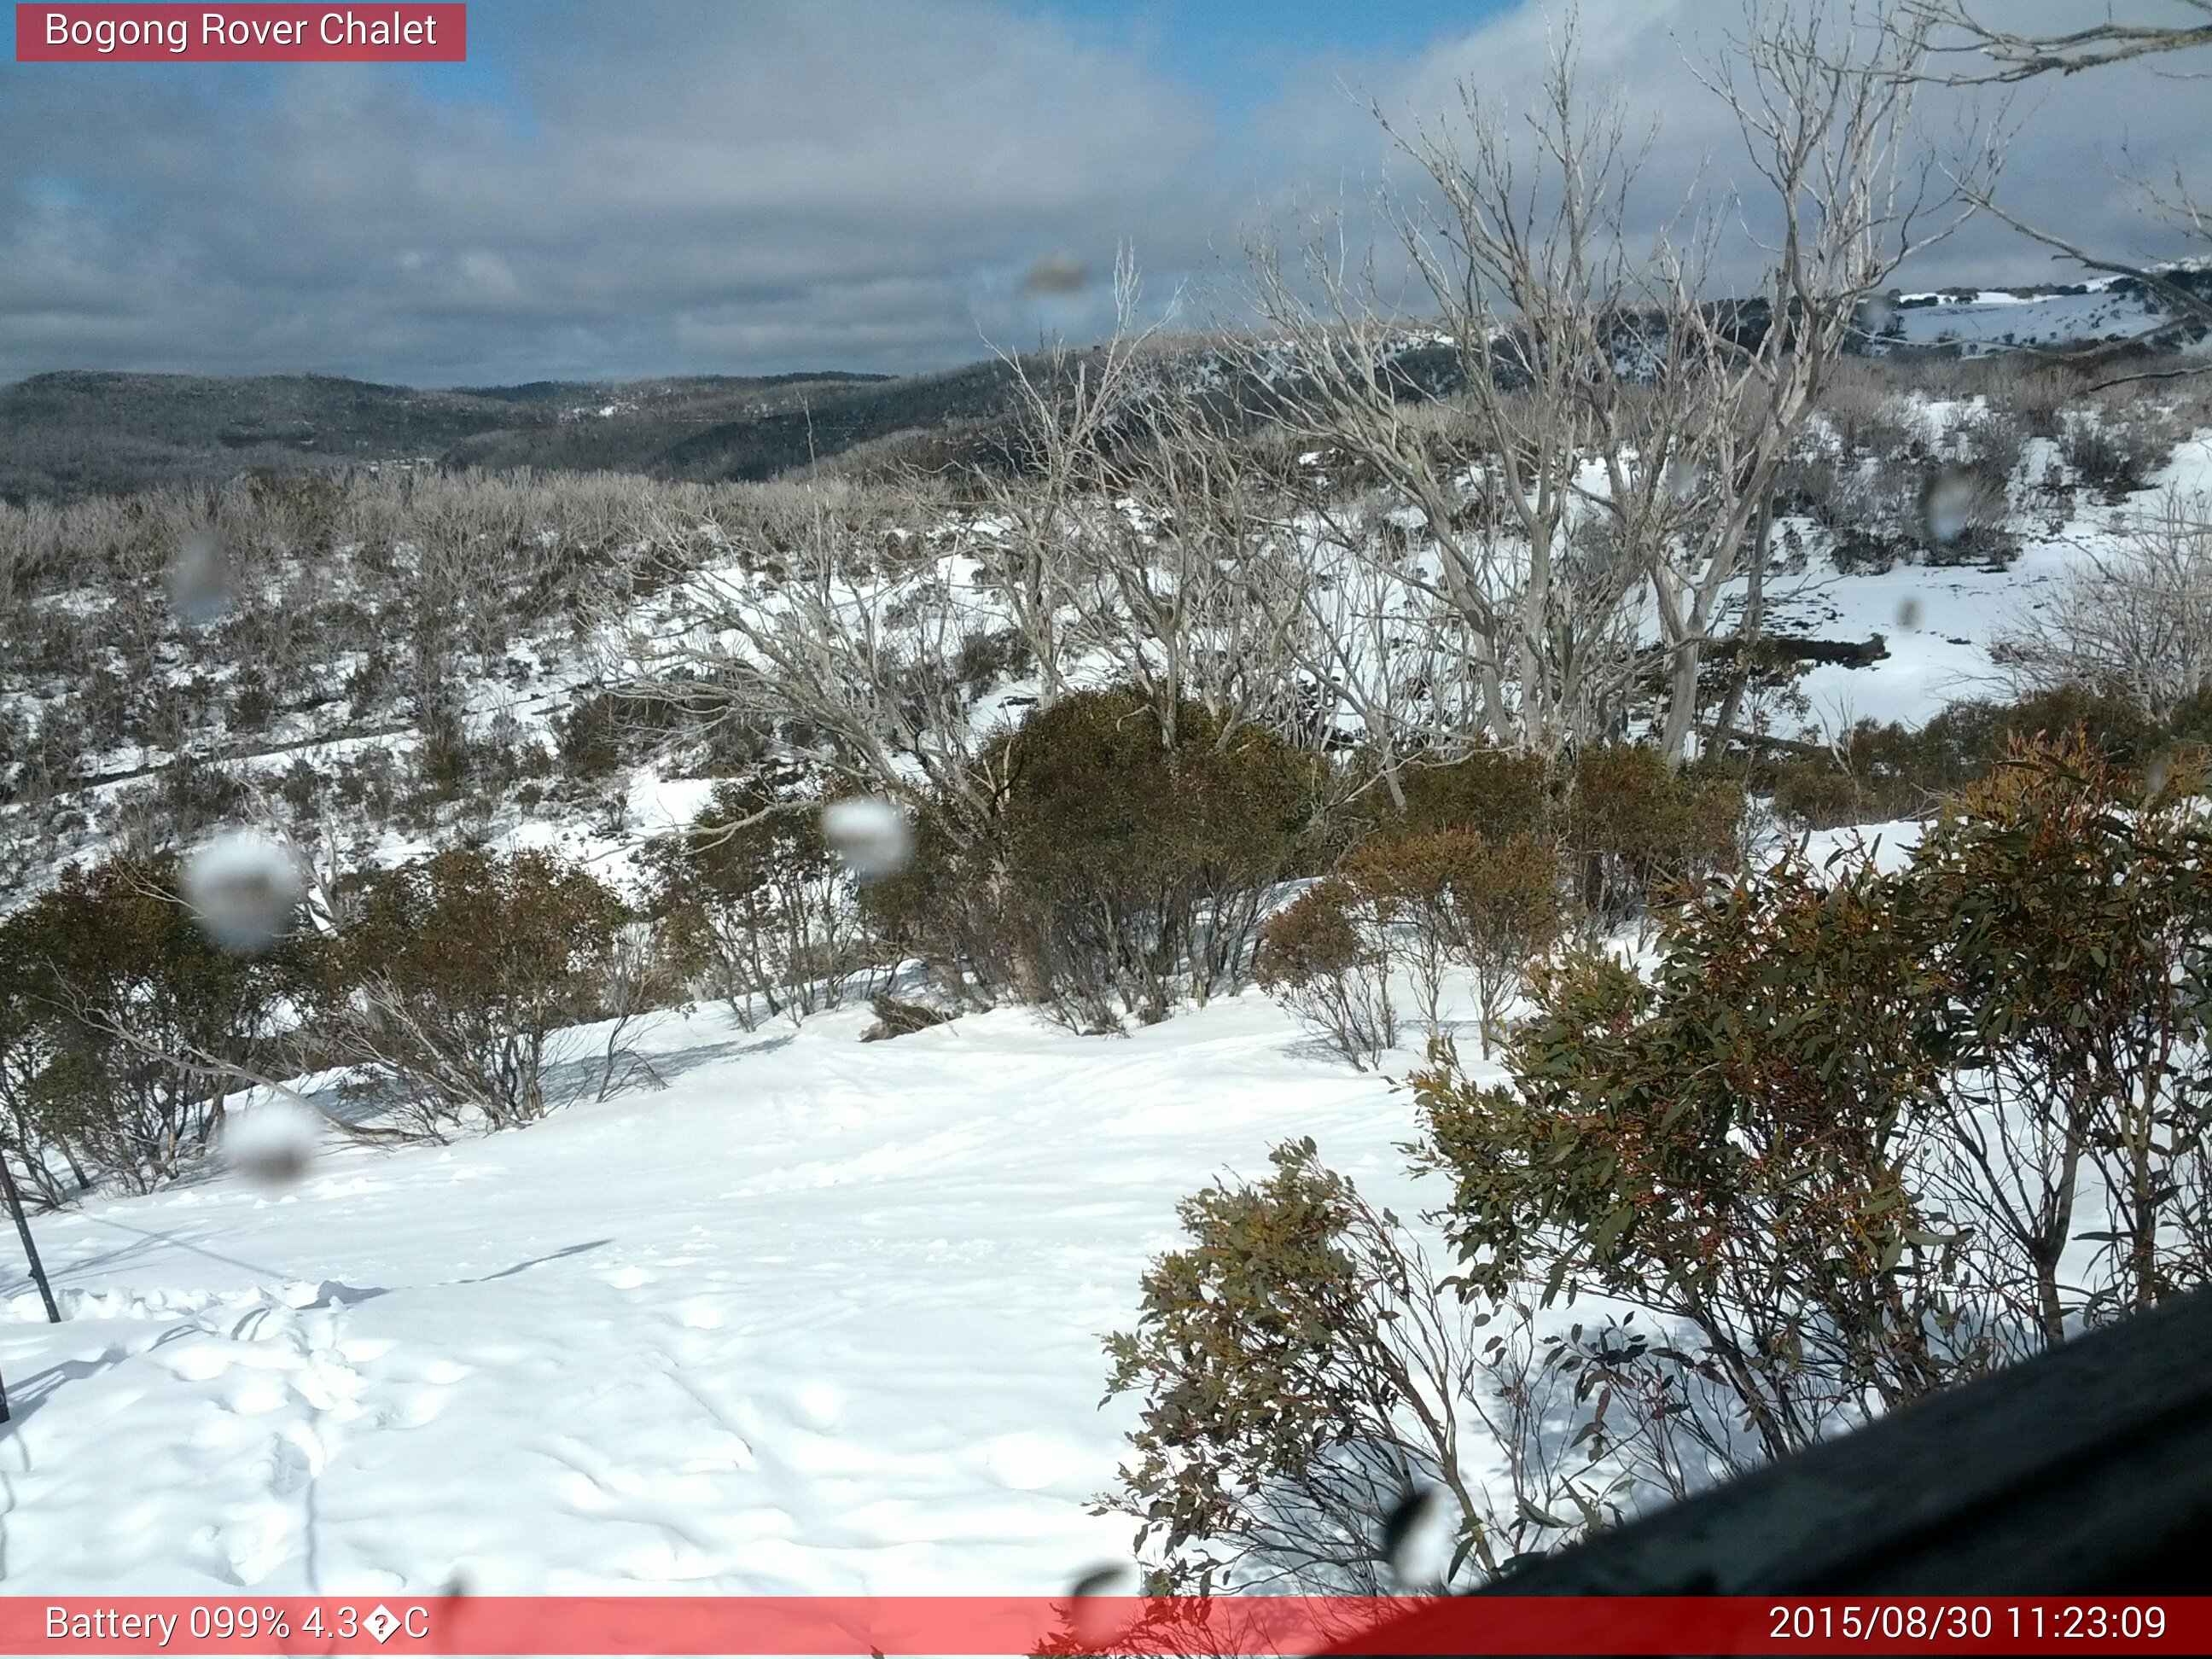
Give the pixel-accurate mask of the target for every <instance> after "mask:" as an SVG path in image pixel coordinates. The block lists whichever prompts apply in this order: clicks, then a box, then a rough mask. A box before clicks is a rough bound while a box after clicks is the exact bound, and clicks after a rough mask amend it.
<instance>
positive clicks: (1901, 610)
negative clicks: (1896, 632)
mask: <svg viewBox="0 0 2212 1659" xmlns="http://www.w3.org/2000/svg"><path fill="white" fill-rule="evenodd" d="M1897 625H1898V626H1899V628H1901V629H1904V630H1905V632H1906V633H1908V634H1909V633H1911V631H1912V630H1913V629H1916V628H1917V627H1919V626H1920V598H1919V596H1918V595H1917V594H1915V593H1907V594H1906V595H1905V598H1904V599H1903V600H1902V601H1900V602H1899V605H1898V607H1897Z"/></svg>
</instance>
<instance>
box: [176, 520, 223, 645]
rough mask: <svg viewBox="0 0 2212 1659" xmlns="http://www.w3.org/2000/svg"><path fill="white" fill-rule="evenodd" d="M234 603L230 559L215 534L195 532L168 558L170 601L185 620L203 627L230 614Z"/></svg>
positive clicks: (201, 531)
mask: <svg viewBox="0 0 2212 1659" xmlns="http://www.w3.org/2000/svg"><path fill="white" fill-rule="evenodd" d="M233 603H234V596H233V592H232V583H231V575H230V562H229V560H228V559H226V558H225V557H224V556H223V552H222V547H221V546H220V545H219V544H217V543H216V538H215V537H214V536H213V535H212V534H210V532H207V531H204V530H196V531H194V532H192V533H191V534H190V535H189V536H186V537H185V538H184V539H183V540H182V541H180V542H179V543H178V544H177V550H176V553H175V556H173V557H172V558H171V559H170V561H169V604H170V605H171V606H172V607H173V608H174V610H175V611H176V613H177V615H178V617H179V618H180V619H181V620H182V621H184V622H185V623H189V624H190V625H191V626H192V627H194V628H204V627H206V626H207V625H208V624H209V623H217V622H221V621H222V619H223V618H224V617H227V616H228V615H229V614H230V609H231V605H232V604H233Z"/></svg>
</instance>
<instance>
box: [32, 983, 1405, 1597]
mask: <svg viewBox="0 0 2212 1659" xmlns="http://www.w3.org/2000/svg"><path fill="white" fill-rule="evenodd" d="M866 1021H867V1016H866V1013H865V1012H851V1013H841V1014H834V1015H829V1016H826V1017H823V1018H817V1019H815V1020H812V1021H810V1022H809V1023H808V1024H807V1025H806V1026H805V1029H803V1030H799V1031H797V1032H796V1033H795V1034H794V1033H793V1030H791V1028H789V1027H788V1026H787V1027H784V1028H783V1029H782V1030H765V1031H763V1032H761V1033H757V1034H754V1035H750V1036H748V1035H746V1034H744V1033H743V1032H741V1031H738V1030H736V1029H735V1028H734V1027H733V1026H731V1025H728V1024H726V1023H724V1022H723V1021H722V1020H721V1019H720V1018H714V1017H709V1016H705V1015H702V1016H701V1017H699V1018H696V1019H695V1020H693V1021H690V1022H684V1021H680V1020H671V1021H670V1022H669V1023H667V1024H665V1025H663V1026H662V1027H661V1028H660V1029H659V1030H658V1032H657V1033H656V1034H655V1035H654V1037H653V1038H650V1039H648V1046H649V1048H651V1049H652V1050H653V1051H655V1052H656V1053H657V1054H658V1055H659V1056H660V1058H659V1060H657V1063H658V1064H659V1065H660V1066H661V1068H662V1070H663V1071H664V1073H665V1074H666V1076H667V1079H668V1084H669V1086H668V1087H667V1088H665V1090H661V1091H634V1092H631V1093H629V1094H626V1095H623V1096H618V1097H614V1098H611V1099H610V1100H609V1101H607V1102H606V1103H604V1104H600V1105H584V1106H577V1107H573V1108H569V1109H565V1110H563V1111H562V1112H560V1113H558V1114H556V1115H554V1116H553V1117H551V1118H550V1119H549V1120H547V1121H544V1122H543V1123H541V1124H539V1125H538V1126H536V1127H532V1128H529V1129H527V1130H524V1131H520V1132H517V1133H507V1134H501V1135H497V1136H494V1137H491V1138H489V1139H477V1140H473V1141H468V1142H465V1143H462V1144H459V1145H455V1146H451V1147H447V1148H435V1147H432V1148H422V1149H414V1150H405V1151H401V1152H372V1151H367V1150H362V1149H356V1148H345V1149H342V1150H339V1151H337V1152H334V1153H332V1154H331V1155H329V1156H327V1157H326V1158H325V1160H324V1161H323V1162H322V1164H320V1165H319V1168H318V1170H317V1172H316V1173H315V1175H314V1176H312V1177H311V1178H310V1179H309V1181H308V1182H307V1183H306V1184H305V1185H304V1186H303V1187H302V1188H297V1189H295V1191H294V1192H292V1193H290V1194H283V1195H281V1196H274V1197H272V1196H269V1195H265V1194H262V1193H260V1192H258V1191H257V1190H255V1189H253V1188H247V1187H244V1186H242V1185H240V1183H239V1182H238V1181H237V1180H236V1179H235V1178H234V1177H232V1176H218V1177H216V1178H214V1179H211V1180H209V1181H207V1182H204V1183H203V1184H200V1185H197V1186H194V1187H191V1188H185V1189H183V1190H179V1191H173V1192H170V1193H167V1194H161V1195H159V1196H156V1197H153V1198H149V1199H139V1200H121V1201H113V1200H111V1201H104V1202H98V1203H94V1204H91V1205H88V1206H87V1207H86V1208H85V1210H84V1211H83V1212H82V1213H70V1214H62V1215H56V1216H52V1217H49V1218H41V1219H40V1222H39V1224H38V1225H39V1231H40V1239H41V1242H42V1243H43V1244H44V1246H45V1248H46V1251H47V1253H48V1260H49V1262H50V1264H51V1266H52V1269H53V1272H54V1275H55V1278H56V1280H57V1283H58V1287H59V1288H60V1290H61V1291H62V1294H63V1297H64V1304H65V1311H66V1312H68V1314H69V1316H70V1317H69V1319H68V1321H67V1322H65V1323H64V1324H62V1325H60V1326H58V1327H50V1326H48V1325H46V1324H45V1323H43V1322H41V1316H40V1311H39V1308H38V1304H37V1299H36V1297H35V1296H34V1295H33V1294H32V1293H31V1291H29V1288H28V1286H27V1283H26V1282H25V1281H24V1280H23V1279H21V1277H20V1275H18V1276H17V1277H16V1278H15V1281H14V1287H13V1296H12V1301H9V1302H8V1303H6V1304H4V1306H5V1315H4V1319H0V1370H4V1373H5V1376H6V1379H7V1384H8V1390H9V1399H10V1401H11V1402H12V1403H13V1404H14V1407H15V1413H16V1421H15V1423H14V1424H13V1425H10V1426H9V1428H8V1429H7V1430H6V1431H4V1432H0V1481H4V1486H5V1493H6V1496H5V1499H4V1502H5V1505H6V1508H5V1512H4V1514H0V1551H4V1553H0V1571H4V1582H5V1585H6V1588H7V1589H9V1591H10V1592H13V1593H18V1594H21V1593H26V1592H31V1591H37V1592H41V1593H46V1592H51V1593H63V1592H70V1591H75V1592H91V1591H101V1592H110V1591H112V1592H123V1591H138V1592H179V1593H181V1592H191V1591H213V1590H217V1589H226V1588H232V1587H237V1586H241V1585H243V1586H252V1587H253V1588H255V1589H259V1590H263V1591H266V1592H269V1593H304V1592H338V1591H345V1592H349V1593H367V1592H369V1591H380V1592H381V1591H395V1590H398V1589H403V1588H404V1589H409V1590H413V1591H417V1592H421V1591H428V1590H435V1589H438V1588H440V1587H441V1586H443V1585H445V1584H447V1583H450V1582H452V1581H453V1579H454V1578H455V1577H457V1576H458V1577H459V1579H460V1580H461V1581H462V1582H463V1583H465V1585H466V1586H467V1587H468V1588H469V1589H472V1590H475V1591H477V1592H517V1593H520V1592H529V1591H546V1592H557V1591H580V1590H585V1589H625V1590H636V1589H641V1588H649V1587H653V1586H663V1585H665V1586H668V1587H670V1588H671V1589H678V1588H682V1589H695V1590H722V1591H732V1592H744V1591H752V1592H769V1591H784V1592H792V1593H803V1592H829V1591H843V1592H848V1593H884V1592H907V1593H915V1592H922V1591H932V1592H951V1591H961V1590H968V1591H1006V1592H1019V1593H1051V1592H1055V1591H1058V1590H1060V1589H1064V1588H1065V1587H1066V1584H1067V1583H1069V1582H1070V1581H1071V1579H1072V1578H1073V1576H1074V1575H1075V1573H1076V1572H1077V1571H1079V1570H1081V1569H1082V1568H1084V1567H1085V1566H1088V1565H1091V1564H1093V1563H1095V1562H1097V1560H1099V1559H1102V1558H1104V1557H1107V1556H1109V1555H1111V1554H1112V1553H1114V1552H1115V1549H1116V1548H1121V1549H1124V1550H1125V1549H1126V1548H1127V1542H1128V1538H1129V1534H1130V1531H1131V1526H1130V1523H1129V1522H1127V1521H1124V1520H1121V1519H1118V1518H1110V1519H1101V1518H1094V1517H1092V1516H1088V1515H1087V1514H1086V1513H1085V1509H1084V1500H1085V1499H1086V1498H1089V1497H1090V1496H1091V1494H1093V1493H1094V1492H1097V1491H1099V1490H1100V1489H1102V1488H1103V1487H1104V1486H1108V1485H1109V1483H1110V1481H1111V1479H1112V1474H1113V1470H1114V1468H1115V1462H1116V1459H1117V1456H1118V1454H1119V1450H1120V1444H1121V1442H1120V1437H1121V1433H1122V1432H1123V1431H1124V1430H1125V1429H1126V1427H1127V1423H1128V1421H1129V1414H1128V1412H1127V1410H1126V1409H1124V1408H1123V1407H1122V1406H1121V1404H1120V1403H1119V1402H1117V1405H1116V1407H1110V1408H1109V1409H1107V1410H1105V1411H1103V1412H1101V1411H1099V1410H1097V1409H1095V1407H1096V1406H1097V1401H1098V1399H1099V1396H1100V1395H1101V1393H1102V1392H1103V1388H1102V1383H1103V1375H1104V1366H1103V1356H1102V1354H1101V1353H1100V1352H1099V1347H1098V1343H1097V1337H1098V1334H1100V1333H1102V1332H1104V1331H1106V1330H1109V1329H1110V1328H1115V1326H1116V1325H1118V1324H1122V1323H1126V1322H1127V1321H1128V1320H1129V1318H1130V1317H1131V1316H1132V1314H1133V1310H1134V1299H1135V1293H1136V1280H1137V1276H1138V1273H1139V1271H1140V1269H1141V1267H1142V1265H1143V1263H1144V1261H1146V1259H1147V1257H1148V1256H1150V1255H1152V1254H1153V1253H1154V1252H1156V1251H1157V1250H1158V1249H1160V1248H1162V1247H1163V1246H1165V1245H1167V1244H1169V1243H1171V1242H1172V1241H1173V1239H1174V1237H1176V1231H1175V1218H1174V1205H1175V1200H1176V1199H1177V1198H1178V1197H1179V1196H1181V1195H1182V1194H1185V1193H1187V1192H1189V1191H1191V1190H1192V1189H1194V1188H1196V1187H1198V1186H1200V1185H1201V1184H1203V1182H1205V1181H1206V1179H1207V1178H1208V1177H1209V1176H1212V1175H1214V1174H1217V1173H1219V1172H1221V1170H1223V1169H1224V1168H1225V1167H1226V1166H1233V1167H1234V1168H1236V1169H1237V1170H1240V1171H1242V1172H1244V1173H1247V1174H1257V1173H1263V1172H1264V1171H1265V1169H1266V1161H1265V1154H1266V1152H1267V1148H1268V1147H1269V1146H1273V1144H1275V1143H1276V1142H1277V1141H1279V1140H1280V1139H1284V1138H1285V1137H1287V1136H1291V1135H1294V1134H1304V1133H1310V1134H1313V1135H1314V1136H1315V1137H1316V1139H1318V1140H1319V1141H1320V1143H1321V1146H1322V1152H1324V1154H1326V1155H1327V1156H1328V1158H1330V1159H1331V1160H1332V1161H1333V1162H1334V1163H1335V1164H1337V1165H1338V1166H1339V1167H1340V1168H1343V1169H1345V1170H1347V1171H1348V1172H1349V1173H1352V1175H1354V1176H1355V1177H1356V1178H1358V1179H1359V1180H1360V1181H1361V1182H1362V1183H1363V1185H1364V1186H1366V1187H1368V1188H1370V1189H1371V1190H1373V1191H1374V1192H1375V1193H1376V1194H1377V1195H1378V1196H1379V1197H1382V1198H1384V1199H1386V1200H1396V1201H1399V1202H1401V1203H1403V1202H1404V1201H1406V1200H1407V1198H1408V1196H1410V1194H1408V1193H1407V1187H1408V1185H1409V1183H1408V1182H1407V1178H1406V1177H1405V1176H1404V1175H1403V1174H1402V1170H1401V1165H1402V1163H1403V1160H1402V1158H1400V1157H1399V1156H1398V1155H1397V1154H1396V1153H1395V1151H1394V1150H1393V1143H1394V1142H1395V1141H1398V1140H1402V1139H1407V1137H1408V1134H1409V1133H1410V1131H1411V1129H1412V1127H1413V1120H1412V1113H1411V1109H1410V1102H1409V1101H1408V1100H1407V1097H1405V1096H1403V1095H1394V1094H1393V1093H1391V1092H1390V1091H1389V1088H1388V1086H1387V1085H1384V1084H1383V1083H1382V1082H1380V1081H1378V1080H1376V1079H1374V1078H1373V1077H1371V1076H1367V1077H1363V1076H1360V1075H1358V1074H1356V1073H1353V1072H1352V1071H1351V1070H1350V1069H1349V1068H1348V1067H1346V1066H1344V1065H1343V1064H1342V1063H1341V1062H1340V1061H1335V1062H1332V1060H1330V1059H1328V1058H1327V1057H1324V1056H1323V1055H1322V1054H1320V1053H1319V1052H1318V1051H1317V1049H1316V1046H1315V1045H1314V1044H1312V1043H1311V1042H1310V1040H1307V1039H1304V1038H1303V1037H1301V1036H1300V1035H1299V1034H1298V1033H1297V1030H1295V1029H1294V1028H1293V1027H1292V1025H1291V1023H1290V1022H1289V1021H1288V1019H1286V1018H1285V1016H1284V1015H1282V1014H1281V1013H1280V1012H1279V1011H1277V1010H1276V1009H1275V1008H1274V1007H1273V1005H1272V1004H1270V1003H1268V1002H1267V1000H1265V999H1264V998H1262V997H1261V996H1260V995H1259V994H1256V993H1255V994H1249V995H1247V996H1244V997H1241V998H1236V999H1231V1000H1228V1001H1226V1002H1223V1003H1218V1004H1217V1005H1216V1006H1213V1007H1212V1008H1210V1009H1207V1010H1205V1011H1203V1012H1196V1013H1189V1014H1186V1015H1183V1016H1179V1017H1178V1018H1176V1019H1174V1020H1172V1021H1170V1022H1169V1023H1168V1024H1164V1025H1162V1026H1158V1027H1154V1028H1152V1029H1150V1030H1142V1031H1139V1032H1138V1033H1137V1034H1135V1035H1134V1036H1131V1037H1128V1038H1127V1039H1104V1038H1080V1037H1076V1036H1070V1035H1068V1034H1066V1032H1063V1031H1060V1030H1057V1029H1055V1028H1054V1027H1051V1026H1048V1025H1046V1024H1043V1023H1042V1022H1041V1021H1039V1020H1038V1019H1037V1018H1036V1017H1034V1016H1033V1015H1031V1014H1030V1013H1028V1012H1020V1011H1007V1012H997V1013H992V1014H988V1015H985V1016H981V1017H977V1018H969V1019H965V1020H962V1021H960V1022H958V1023H957V1024H953V1025H951V1026H947V1027H940V1028H938V1029H935V1030H929V1031H925V1032H921V1033H919V1034H916V1035H915V1036H909V1037H905V1038H901V1039H899V1040H897V1041H896V1042H884V1043H872V1044H867V1045H863V1044H861V1043H860V1042H858V1041H857V1040H856V1038H857V1036H858V1033H859V1031H860V1029H861V1028H862V1026H863V1025H865V1024H866ZM1401 1061H1403V1062H1405V1063H1410V1061H1411V1056H1410V1055H1407V1056H1401ZM1396 1069H1401V1070H1402V1069H1404V1066H1403V1064H1401V1066H1399V1067H1397V1068H1396ZM1415 1201H1416V1202H1418V1200H1415ZM8 1293H9V1292H8V1291H4V1290H0V1294H8Z"/></svg>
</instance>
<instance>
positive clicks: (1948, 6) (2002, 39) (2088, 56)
mask: <svg viewBox="0 0 2212 1659" xmlns="http://www.w3.org/2000/svg"><path fill="white" fill-rule="evenodd" d="M2166 5H2167V9H2168V10H2169V12H2171V11H2173V10H2177V9H2178V10H2179V11H2180V12H2181V13H2183V14H2184V15H2188V14H2194V15H2195V16H2196V17H2197V19H2199V20H2201V21H2194V22H2187V21H2165V22H2129V21H2123V20H2121V19H2120V18H2118V17H2116V16H2114V15H2112V14H2111V13H2110V12H2107V13H2106V16H2105V18H2104V20H2103V21H2101V22H2096V23H2092V24H2089V25H2088V26H2087V27H2083V28H2078V29H2071V30H2065V31H2062V32H2059V33H2051V34H2033V33H2026V32H2024V31H2021V30H2018V29H2005V28H1999V27H1996V25H1994V24H1991V23H1987V22H1984V21H1983V20H1982V19H1981V18H1980V17H1979V16H1978V15H1976V11H1977V8H1975V7H1972V6H1969V5H1967V4H1966V3H1965V0H1906V4H1905V14H1906V15H1908V16H1909V17H1910V18H1911V19H1912V20H1914V21H1915V22H1916V23H1917V24H1918V25H1920V26H1922V27H1938V28H1942V29H1944V30H1946V31H1955V32H1956V33H1955V37H1954V38H1951V39H1947V40H1942V42H1940V43H1939V45H1938V46H1937V50H1938V51H1939V52H1943V53H1945V54H1947V55H1956V54H1972V55H1974V56H1978V57H1980V58H1982V59H1983V60H1984V63H1983V64H1982V65H1981V66H1979V67H1975V68H1967V69H1962V70H1956V71H1953V72H1951V73H1949V74H1948V75H1947V76H1946V77H1945V78H1946V79H1948V80H1951V81H1953V82H1962V83H1966V84H1976V83H1982V82H2014V81H2027V80H2033V78H2034V77H2036V76H2040V75H2053V74H2056V75H2078V74H2079V73H2081V71H2082V70H2087V69H2096V68H2099V67H2100V66H2102V65H2104V64H2124V63H2126V62H2128V61H2130V59H2133V58H2149V57H2155V56H2161V55H2163V54H2165V53H2167V52H2185V51H2187V50H2188V49H2189V48H2190V47H2192V46H2212V0H2166ZM1981 9H1986V8H1981Z"/></svg>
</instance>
